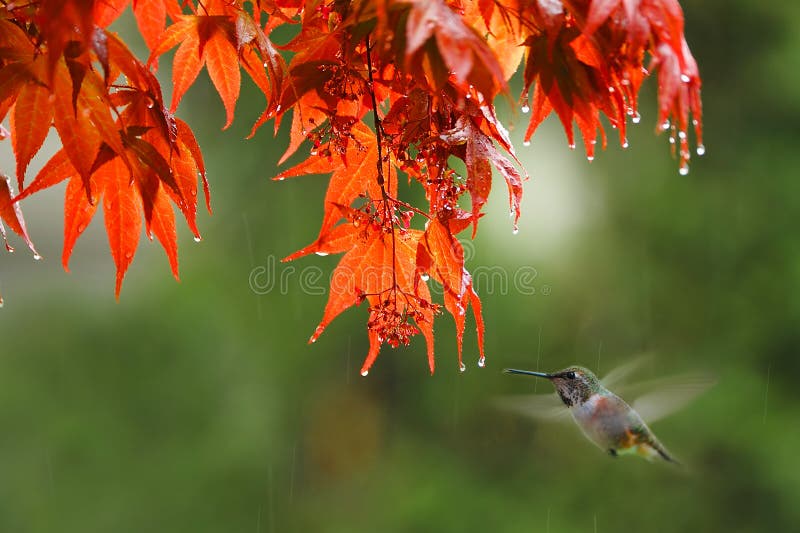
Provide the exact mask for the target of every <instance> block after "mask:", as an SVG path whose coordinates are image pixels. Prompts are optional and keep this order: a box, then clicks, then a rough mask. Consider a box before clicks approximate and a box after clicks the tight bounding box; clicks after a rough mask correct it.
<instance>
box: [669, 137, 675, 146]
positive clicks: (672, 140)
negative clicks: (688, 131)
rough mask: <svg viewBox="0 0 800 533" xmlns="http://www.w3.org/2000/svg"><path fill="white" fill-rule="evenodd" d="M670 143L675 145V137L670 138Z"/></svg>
mask: <svg viewBox="0 0 800 533" xmlns="http://www.w3.org/2000/svg"><path fill="white" fill-rule="evenodd" d="M669 143H670V144H675V137H673V136H672V135H670V136H669Z"/></svg>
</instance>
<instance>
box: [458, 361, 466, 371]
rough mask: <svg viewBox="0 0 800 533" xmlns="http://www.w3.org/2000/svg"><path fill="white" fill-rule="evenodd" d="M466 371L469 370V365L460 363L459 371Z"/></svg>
mask: <svg viewBox="0 0 800 533" xmlns="http://www.w3.org/2000/svg"><path fill="white" fill-rule="evenodd" d="M466 369H467V365H465V364H464V363H463V362H459V363H458V370H459V371H461V372H463V371H465V370H466Z"/></svg>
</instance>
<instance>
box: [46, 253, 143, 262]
mask: <svg viewBox="0 0 800 533" xmlns="http://www.w3.org/2000/svg"><path fill="white" fill-rule="evenodd" d="M126 255H127V254H126ZM33 259H34V260H35V261H41V259H42V256H41V255H39V252H33Z"/></svg>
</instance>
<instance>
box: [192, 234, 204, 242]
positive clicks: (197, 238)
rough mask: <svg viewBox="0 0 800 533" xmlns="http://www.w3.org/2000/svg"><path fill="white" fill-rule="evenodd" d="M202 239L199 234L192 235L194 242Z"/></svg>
mask: <svg viewBox="0 0 800 533" xmlns="http://www.w3.org/2000/svg"><path fill="white" fill-rule="evenodd" d="M202 240H203V238H202V237H201V236H200V235H195V236H194V242H200V241H202Z"/></svg>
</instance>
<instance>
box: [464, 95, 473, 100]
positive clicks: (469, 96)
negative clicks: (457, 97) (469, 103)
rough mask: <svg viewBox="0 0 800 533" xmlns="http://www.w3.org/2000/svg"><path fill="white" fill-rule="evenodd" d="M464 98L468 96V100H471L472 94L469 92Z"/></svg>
mask: <svg viewBox="0 0 800 533" xmlns="http://www.w3.org/2000/svg"><path fill="white" fill-rule="evenodd" d="M464 98H466V99H467V100H469V99H470V98H472V95H471V94H469V93H467V94H466V95H464Z"/></svg>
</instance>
